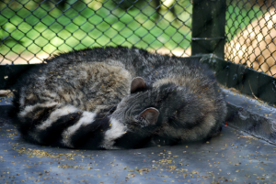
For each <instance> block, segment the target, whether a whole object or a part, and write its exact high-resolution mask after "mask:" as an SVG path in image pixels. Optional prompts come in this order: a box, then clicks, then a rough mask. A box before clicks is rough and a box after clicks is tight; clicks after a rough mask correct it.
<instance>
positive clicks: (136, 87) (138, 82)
mask: <svg viewBox="0 0 276 184" xmlns="http://www.w3.org/2000/svg"><path fill="white" fill-rule="evenodd" d="M146 87H147V85H146V82H145V81H144V79H143V78H142V77H135V78H134V79H133V80H132V82H131V89H130V93H136V92H138V91H143V90H145V89H146Z"/></svg>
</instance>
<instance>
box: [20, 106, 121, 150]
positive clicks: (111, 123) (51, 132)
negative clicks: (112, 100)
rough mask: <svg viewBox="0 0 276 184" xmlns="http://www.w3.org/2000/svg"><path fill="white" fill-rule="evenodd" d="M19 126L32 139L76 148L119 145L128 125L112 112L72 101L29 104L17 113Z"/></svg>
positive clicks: (109, 147) (47, 143)
mask: <svg viewBox="0 0 276 184" xmlns="http://www.w3.org/2000/svg"><path fill="white" fill-rule="evenodd" d="M18 117H19V120H20V124H17V127H18V130H19V131H20V132H21V134H22V135H23V137H25V138H27V139H28V140H31V141H32V142H35V143H38V144H42V145H51V146H59V147H68V148H77V149H117V148H116V147H115V146H114V144H115V141H116V139H118V138H120V137H122V136H123V134H125V132H126V127H125V126H124V125H123V124H121V123H120V122H118V121H117V120H115V119H113V118H110V117H109V116H102V115H101V116H100V115H98V114H96V113H93V112H87V111H82V110H80V109H78V108H76V107H74V106H72V105H61V104H58V103H44V104H36V105H33V106H26V107H25V108H24V109H23V110H21V111H20V112H19V114H18Z"/></svg>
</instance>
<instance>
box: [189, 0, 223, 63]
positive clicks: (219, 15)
mask: <svg viewBox="0 0 276 184" xmlns="http://www.w3.org/2000/svg"><path fill="white" fill-rule="evenodd" d="M225 11H226V2H225V0H193V16H192V55H196V54H210V53H213V54H215V55H217V56H218V57H220V58H224V43H225Z"/></svg>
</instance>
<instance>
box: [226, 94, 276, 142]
mask: <svg viewBox="0 0 276 184" xmlns="http://www.w3.org/2000/svg"><path fill="white" fill-rule="evenodd" d="M223 92H224V93H225V97H226V102H227V107H228V114H227V118H226V126H228V125H229V126H231V127H234V128H236V129H239V130H242V131H244V132H247V133H249V134H251V135H253V136H255V137H257V138H260V139H263V140H265V141H267V142H269V143H272V144H276V108H274V107H272V106H269V105H267V104H265V103H264V102H262V101H260V100H256V99H252V98H251V97H246V96H244V95H241V94H239V93H236V92H233V91H230V90H227V89H223Z"/></svg>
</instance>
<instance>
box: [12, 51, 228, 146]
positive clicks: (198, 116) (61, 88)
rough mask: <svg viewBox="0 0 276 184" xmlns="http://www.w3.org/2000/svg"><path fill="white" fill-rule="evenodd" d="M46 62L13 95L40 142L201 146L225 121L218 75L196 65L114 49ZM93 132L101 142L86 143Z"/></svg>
mask: <svg viewBox="0 0 276 184" xmlns="http://www.w3.org/2000/svg"><path fill="white" fill-rule="evenodd" d="M46 62H47V65H46V66H45V65H43V66H41V67H37V68H34V69H33V70H32V71H30V72H29V73H28V74H26V76H25V77H23V78H22V80H21V81H19V82H18V86H17V87H16V88H15V90H14V91H15V99H14V106H15V111H14V112H15V113H17V116H18V118H19V123H17V126H18V128H19V131H20V132H21V133H22V135H23V136H25V137H26V138H27V139H29V140H32V141H34V142H36V143H39V144H50V145H58V146H65V147H71V148H88V149H90V148H91V149H100V148H104V149H115V148H135V147H139V146H141V145H146V144H148V143H147V141H148V140H149V142H150V145H156V144H158V141H159V140H160V139H162V138H164V139H168V140H169V141H168V142H167V143H165V144H171V143H175V142H183V141H194V140H201V139H205V138H208V137H210V136H212V135H214V134H215V133H217V132H219V129H220V127H221V123H222V121H223V120H224V118H225V114H226V106H225V102H224V100H223V96H222V94H221V92H220V91H219V88H218V87H217V84H216V80H215V78H214V75H213V73H212V72H211V71H210V70H209V69H208V68H206V67H205V66H202V65H200V64H199V63H198V62H197V61H192V62H190V61H186V60H185V59H183V58H172V57H169V56H162V55H156V54H150V53H148V52H147V51H144V50H141V49H137V48H132V49H128V48H124V47H117V48H112V47H107V48H105V49H103V48H95V49H87V50H83V51H74V52H70V53H66V54H61V55H60V56H56V57H53V58H50V59H48V60H46ZM140 77H141V78H140ZM134 78H135V79H138V80H136V81H135V82H133V83H131V81H132V79H134ZM143 79H144V80H145V84H143ZM131 88H132V89H131ZM130 92H132V93H130ZM116 106H117V109H116V110H115V112H114V113H112V111H111V110H112V108H114V107H116ZM94 126H95V127H94ZM52 127H53V128H52ZM86 127H87V128H86ZM89 127H90V129H91V131H93V132H94V134H95V135H97V137H96V138H97V139H96V138H95V140H97V141H99V143H95V142H93V141H94V140H88V139H87V142H89V143H87V144H88V146H87V145H85V144H83V145H82V146H80V145H79V142H80V141H79V140H82V139H84V138H83V137H82V136H84V135H82V133H81V132H82V131H86V130H88V129H89ZM51 128H52V129H51ZM99 131H103V132H102V133H101V132H100V133H99ZM51 132H53V133H52V134H51ZM93 132H90V133H89V132H88V133H87V135H90V134H91V136H92V134H93ZM53 135H55V136H53ZM59 135H60V136H59ZM75 135H78V136H75ZM51 136H52V137H51ZM74 136H75V137H77V139H76V138H75V137H74ZM92 137H93V136H92ZM132 138H133V139H132ZM91 141H92V142H91ZM82 142H83V141H82ZM84 142H85V139H84ZM129 142H130V143H129ZM90 143H91V145H92V144H93V146H91V147H90V146H89V144H90Z"/></svg>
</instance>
